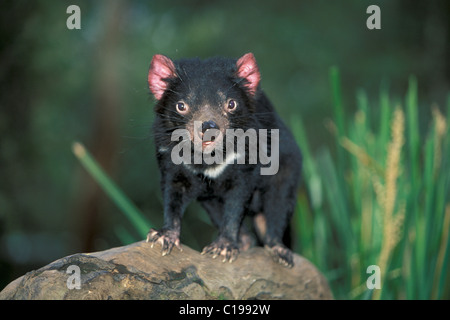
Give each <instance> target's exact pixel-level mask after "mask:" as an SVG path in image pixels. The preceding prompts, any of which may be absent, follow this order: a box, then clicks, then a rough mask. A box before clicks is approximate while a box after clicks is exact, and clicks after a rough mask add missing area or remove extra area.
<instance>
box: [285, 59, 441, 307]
mask: <svg viewBox="0 0 450 320" xmlns="http://www.w3.org/2000/svg"><path fill="white" fill-rule="evenodd" d="M330 79H331V88H332V94H333V95H332V96H333V108H334V115H335V117H336V118H335V122H336V126H335V125H334V123H331V124H330V125H329V128H330V131H331V132H332V134H334V137H335V141H336V143H337V145H338V152H337V160H336V161H335V160H333V157H332V155H331V152H330V150H328V149H322V150H320V151H319V152H318V153H317V154H315V155H313V154H312V153H311V151H310V146H309V144H308V142H307V141H308V139H307V137H306V135H305V132H304V129H303V125H302V120H301V118H300V116H298V115H295V116H293V119H292V123H291V124H292V128H293V130H294V134H295V136H296V138H297V141H298V143H299V145H300V146H301V148H302V150H303V153H304V158H305V160H304V162H305V164H304V181H305V185H306V192H304V193H301V194H300V197H299V201H298V206H297V211H296V216H295V223H294V229H295V231H296V232H295V236H296V238H295V239H296V240H295V241H296V248H297V250H298V251H299V252H300V253H302V254H303V255H305V256H306V257H307V258H309V259H311V260H312V261H313V262H314V263H316V265H317V266H318V267H319V269H321V270H322V271H324V272H325V274H326V276H327V278H328V280H329V281H330V284H331V286H332V289H333V291H334V294H335V296H336V298H358V299H367V298H370V297H372V298H373V299H379V298H381V299H441V298H444V296H445V288H446V286H448V281H449V277H448V263H449V262H448V260H449V255H450V248H449V247H450V238H449V228H450V199H449V191H450V189H449V186H450V175H449V174H448V168H449V165H450V163H449V162H450V145H449V143H450V137H449V134H448V123H449V122H448V121H449V119H448V117H449V115H447V119H445V118H444V116H443V115H442V113H441V112H440V111H439V109H438V108H437V107H433V108H432V115H433V121H432V123H431V127H430V128H429V132H428V133H427V134H426V135H420V128H419V121H418V114H419V112H418V110H419V102H418V95H417V81H416V79H415V78H414V77H411V78H410V81H409V89H408V92H407V94H406V101H405V108H402V107H401V106H399V105H396V104H394V103H393V102H392V101H391V99H390V97H389V94H388V92H387V89H386V88H385V87H382V89H381V92H380V102H379V103H380V106H379V108H380V110H381V112H379V113H376V112H374V111H373V110H374V109H375V108H369V102H368V98H367V95H366V94H365V92H364V91H359V92H358V93H357V111H356V113H355V115H354V119H353V121H349V120H350V115H348V114H345V110H344V109H343V104H342V101H341V98H340V95H341V93H340V83H339V73H338V70H337V69H336V68H332V69H331V72H330ZM447 109H449V110H450V104H449V105H448V108H447ZM447 112H448V111H447ZM344 114H345V117H346V120H347V121H346V123H344V121H343V120H344V116H343V115H344ZM371 120H372V123H371ZM370 265H378V266H380V269H381V289H380V290H377V289H374V292H370V290H368V289H367V286H366V280H367V278H368V277H369V276H370V275H371V273H370V274H367V273H366V270H367V267H368V266H370ZM447 298H448V293H447Z"/></svg>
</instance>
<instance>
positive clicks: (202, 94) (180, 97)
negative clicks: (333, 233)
mask: <svg viewBox="0 0 450 320" xmlns="http://www.w3.org/2000/svg"><path fill="white" fill-rule="evenodd" d="M174 67H175V70H174V71H175V72H174V76H170V77H167V78H165V79H164V81H165V83H166V87H165V91H164V93H163V95H162V96H161V97H160V99H159V100H158V101H157V104H156V106H155V112H156V120H155V123H154V126H153V130H154V136H155V144H156V152H157V159H158V164H159V168H160V173H161V189H162V194H163V198H164V225H163V227H162V229H160V230H159V231H157V230H154V229H152V230H150V232H149V235H148V238H147V240H148V241H150V242H152V243H155V242H160V243H161V244H162V246H163V249H162V250H163V254H168V253H170V251H171V249H172V248H173V246H174V245H175V246H177V247H178V248H181V246H180V243H179V236H180V225H181V218H182V216H183V213H184V211H185V209H186V207H187V205H188V204H189V203H190V202H191V201H193V200H197V201H199V202H200V203H201V205H202V206H203V208H205V210H206V211H207V213H208V214H209V216H210V218H211V220H212V222H213V224H214V225H215V226H216V227H217V228H218V229H219V236H218V238H217V239H216V240H215V241H214V242H213V243H212V244H211V245H209V246H207V247H205V249H204V250H203V253H208V254H212V255H213V256H214V257H215V256H222V257H223V259H224V261H227V260H228V261H230V262H231V261H233V260H234V259H236V258H237V255H238V252H239V250H242V249H244V248H245V247H246V246H247V245H248V243H247V242H248V234H247V229H246V228H245V227H244V226H243V224H242V221H243V218H244V217H245V216H247V215H250V216H255V217H256V218H255V229H256V231H257V232H256V233H257V234H258V236H259V238H260V241H261V242H262V243H263V244H264V245H265V247H266V248H268V249H269V250H270V252H272V253H273V256H274V258H275V259H276V260H277V261H279V262H280V263H282V264H284V265H286V266H292V265H293V257H292V253H291V251H290V250H289V249H288V248H287V247H286V246H285V245H284V244H283V242H282V239H283V235H284V232H285V230H286V228H287V226H288V224H289V221H290V218H291V216H292V214H293V212H294V207H295V204H296V195H297V186H298V184H299V179H300V175H301V162H302V159H301V153H300V150H299V148H298V147H297V144H296V142H295V140H294V138H293V137H292V135H291V133H290V132H289V130H288V129H287V127H286V126H285V125H284V123H283V122H282V120H281V119H280V117H279V116H278V114H277V113H276V112H275V110H274V108H273V106H272V104H271V103H270V101H269V100H268V98H267V97H266V95H265V94H264V92H263V91H262V90H261V89H260V87H259V84H258V85H257V88H256V91H254V92H251V90H249V80H248V79H246V78H241V77H239V73H238V66H237V60H236V59H226V58H210V59H207V60H200V59H184V60H179V61H175V62H174ZM152 68H153V64H152V67H151V68H150V73H152V72H154V71H152ZM258 72H259V71H258ZM149 81H150V80H149ZM258 83H259V81H258ZM230 98H231V99H234V100H235V101H236V102H237V105H238V107H237V108H236V110H235V111H234V112H230V113H228V114H226V116H225V117H226V119H225V120H226V121H227V128H235V129H237V128H241V129H244V131H245V130H247V129H249V128H253V129H256V130H258V129H279V138H280V143H279V147H280V149H279V155H280V157H279V170H278V173H277V174H275V175H261V174H260V168H261V164H259V163H258V164H248V161H246V164H236V163H234V164H229V165H228V166H226V167H225V169H224V170H223V171H222V172H221V173H220V174H219V175H217V177H209V176H208V175H206V174H205V170H207V169H208V168H209V169H211V168H212V167H215V166H217V165H207V164H205V163H202V164H197V165H194V164H192V165H184V164H181V165H175V164H174V163H173V162H172V160H171V150H172V148H173V147H174V146H175V145H176V144H177V143H178V142H177V141H171V133H172V132H173V131H174V130H175V129H179V128H186V127H187V126H188V125H189V121H191V120H192V117H193V116H194V115H195V114H196V115H197V116H198V114H199V113H198V112H197V113H196V111H198V110H199V109H200V108H204V109H202V110H206V111H207V112H211V114H212V115H213V116H215V117H216V118H217V117H220V116H221V114H223V106H224V105H225V104H226V103H227V101H228V99H230ZM179 101H183V102H185V103H186V104H187V105H189V107H190V112H189V113H188V114H186V115H181V114H179V113H178V112H177V111H176V109H175V105H176V104H177V102H179ZM205 106H206V107H205ZM222 116H223V115H222ZM225 120H224V121H225ZM269 136H270V134H269ZM269 145H270V143H269ZM246 151H248V149H246ZM246 154H247V155H248V152H247V153H246ZM225 156H226V155H225ZM246 160H248V158H247V159H246Z"/></svg>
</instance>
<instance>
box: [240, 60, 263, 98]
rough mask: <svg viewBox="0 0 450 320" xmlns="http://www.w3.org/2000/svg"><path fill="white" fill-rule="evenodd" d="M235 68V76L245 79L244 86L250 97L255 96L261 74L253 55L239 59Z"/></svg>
mask: <svg viewBox="0 0 450 320" xmlns="http://www.w3.org/2000/svg"><path fill="white" fill-rule="evenodd" d="M236 67H237V71H236V76H237V77H239V78H243V79H245V80H246V82H245V83H244V86H245V87H246V88H247V90H248V92H249V93H250V94H251V95H255V93H256V89H257V88H258V84H259V81H260V80H261V74H260V73H259V69H258V65H257V64H256V59H255V56H254V55H253V53H247V54H245V55H243V56H242V57H241V58H239V60H238V61H237V62H236Z"/></svg>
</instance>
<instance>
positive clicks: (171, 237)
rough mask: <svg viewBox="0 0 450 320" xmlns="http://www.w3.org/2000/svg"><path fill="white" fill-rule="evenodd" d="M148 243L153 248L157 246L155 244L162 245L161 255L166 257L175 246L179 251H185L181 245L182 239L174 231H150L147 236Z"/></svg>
mask: <svg viewBox="0 0 450 320" xmlns="http://www.w3.org/2000/svg"><path fill="white" fill-rule="evenodd" d="M146 242H150V243H151V246H150V247H151V248H153V247H154V246H155V243H159V244H160V245H161V255H162V256H166V255H168V254H170V252H171V251H172V248H173V246H176V247H177V248H178V250H180V251H183V249H182V248H181V244H180V238H179V236H178V233H177V232H175V231H173V230H170V229H169V230H164V229H163V230H161V231H157V230H155V229H150V231H149V232H148V234H147V240H146Z"/></svg>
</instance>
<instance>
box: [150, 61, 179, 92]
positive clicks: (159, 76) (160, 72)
mask: <svg viewBox="0 0 450 320" xmlns="http://www.w3.org/2000/svg"><path fill="white" fill-rule="evenodd" d="M176 76H177V74H176V72H175V65H174V64H173V62H172V60H170V59H169V58H167V57H166V56H163V55H161V54H155V55H154V56H153V59H152V63H151V64H150V70H149V72H148V85H149V87H150V91H151V92H152V93H153V94H154V96H155V98H156V99H157V100H160V99H161V98H162V96H163V95H164V92H165V91H166V90H167V86H168V83H167V82H166V81H165V79H169V78H175V77H176Z"/></svg>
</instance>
